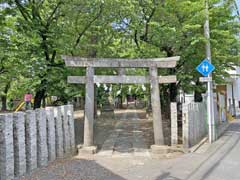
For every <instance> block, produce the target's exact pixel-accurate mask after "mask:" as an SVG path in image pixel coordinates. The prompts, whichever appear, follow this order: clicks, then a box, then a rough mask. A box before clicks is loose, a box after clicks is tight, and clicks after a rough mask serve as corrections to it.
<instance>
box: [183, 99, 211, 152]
mask: <svg viewBox="0 0 240 180" xmlns="http://www.w3.org/2000/svg"><path fill="white" fill-rule="evenodd" d="M182 116H183V117H182V120H183V127H182V128H183V129H182V130H183V146H184V148H190V147H192V146H194V145H196V144H197V143H199V142H200V141H201V140H202V139H203V138H204V137H205V136H207V134H208V128H207V107H206V103H205V102H201V103H196V102H191V103H190V104H184V105H183V108H182Z"/></svg>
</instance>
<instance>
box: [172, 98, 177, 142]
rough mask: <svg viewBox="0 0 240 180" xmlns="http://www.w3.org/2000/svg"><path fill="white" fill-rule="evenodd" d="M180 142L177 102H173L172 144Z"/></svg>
mask: <svg viewBox="0 0 240 180" xmlns="http://www.w3.org/2000/svg"><path fill="white" fill-rule="evenodd" d="M177 144H178V118H177V103H175V102H174V103H171V145H172V146H174V145H177Z"/></svg>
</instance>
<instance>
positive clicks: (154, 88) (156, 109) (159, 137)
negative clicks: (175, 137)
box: [149, 67, 164, 145]
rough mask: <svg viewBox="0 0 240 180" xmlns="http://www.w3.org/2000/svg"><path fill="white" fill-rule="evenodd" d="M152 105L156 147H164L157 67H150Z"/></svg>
mask: <svg viewBox="0 0 240 180" xmlns="http://www.w3.org/2000/svg"><path fill="white" fill-rule="evenodd" d="M149 72H150V83H151V84H150V86H151V103H152V115H153V131H154V142H155V145H164V138H163V131H162V114H161V103H160V93H159V82H158V69H157V67H150V71H149Z"/></svg>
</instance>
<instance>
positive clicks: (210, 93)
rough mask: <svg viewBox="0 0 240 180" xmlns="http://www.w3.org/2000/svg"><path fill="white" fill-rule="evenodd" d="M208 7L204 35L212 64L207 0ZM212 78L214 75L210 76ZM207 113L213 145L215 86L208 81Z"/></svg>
mask: <svg viewBox="0 0 240 180" xmlns="http://www.w3.org/2000/svg"><path fill="white" fill-rule="evenodd" d="M205 6H206V21H205V24H204V35H205V38H206V39H207V43H206V57H207V59H208V60H209V62H210V63H211V44H210V28H209V11H208V0H205ZM208 77H209V78H212V73H210V74H209V75H208ZM207 92H208V93H207V94H208V98H207V111H208V125H209V142H210V143H212V142H213V141H215V140H216V129H215V118H214V108H213V107H214V106H213V84H212V81H208V84H207Z"/></svg>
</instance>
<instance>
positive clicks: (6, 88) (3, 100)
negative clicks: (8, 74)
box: [1, 82, 10, 111]
mask: <svg viewBox="0 0 240 180" xmlns="http://www.w3.org/2000/svg"><path fill="white" fill-rule="evenodd" d="M9 88H10V82H8V83H7V84H6V86H5V88H4V91H3V93H4V94H3V95H2V96H1V101H2V109H1V110H2V111H6V110H7V93H8V90H9Z"/></svg>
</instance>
